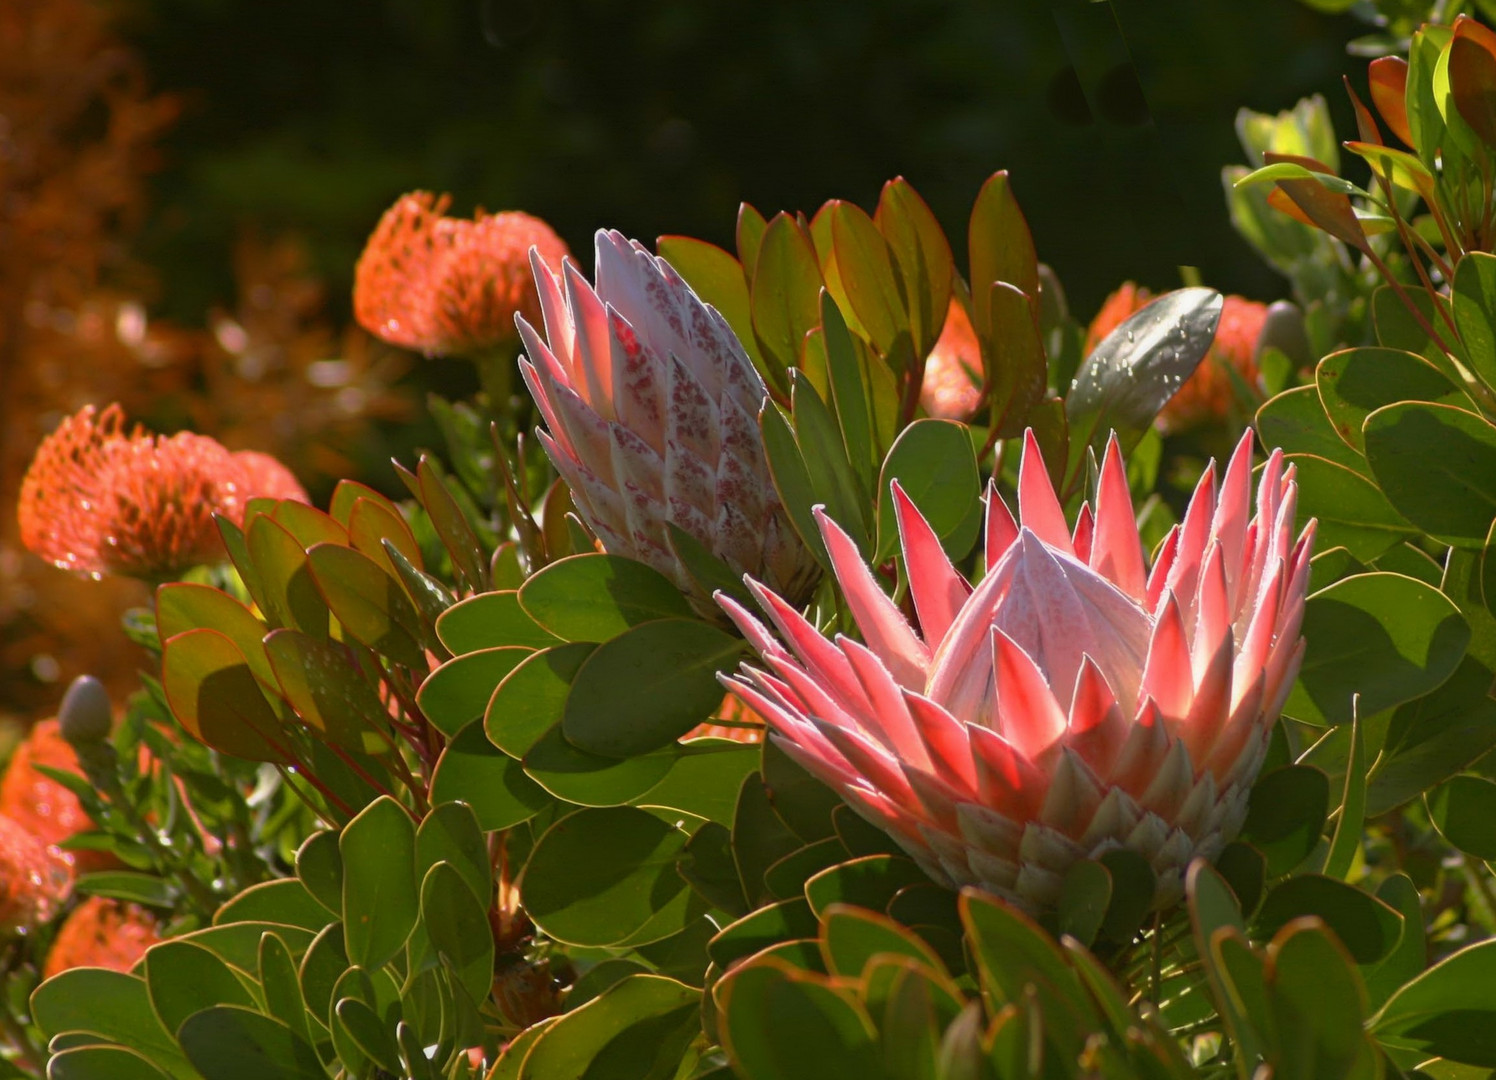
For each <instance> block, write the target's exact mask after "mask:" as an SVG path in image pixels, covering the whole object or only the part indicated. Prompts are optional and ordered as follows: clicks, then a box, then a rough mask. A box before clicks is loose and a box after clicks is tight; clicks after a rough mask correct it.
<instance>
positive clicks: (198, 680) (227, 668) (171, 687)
mask: <svg viewBox="0 0 1496 1080" xmlns="http://www.w3.org/2000/svg"><path fill="white" fill-rule="evenodd" d="M161 685H162V688H163V689H164V690H165V692H166V700H167V702H168V703H169V704H170V705H171V711H172V715H173V716H175V717H176V718H177V720H178V721H179V722H180V723H181V725H182V726H183V727H184V728H186V729H187V731H188V732H190V733H191V734H192V736H193V737H194V738H195V739H197V740H198V741H200V742H203V743H206V744H207V745H208V746H211V747H213V748H214V749H215V750H219V751H221V752H223V753H225V754H230V755H232V756H234V757H240V758H246V759H248V760H249V761H269V762H275V763H277V764H282V765H286V764H290V763H291V761H292V757H291V755H290V753H289V752H288V751H287V749H286V741H287V740H286V736H285V734H284V733H283V732H282V731H281V728H280V720H279V719H278V718H277V717H276V715H275V712H274V710H272V709H271V707H270V703H269V702H267V701H266V700H265V695H264V694H263V693H261V692H260V683H259V682H258V681H257V680H256V679H255V676H254V673H253V672H252V671H251V670H250V668H249V664H248V663H247V662H246V661H245V659H244V654H243V653H242V652H240V650H239V647H238V646H237V645H235V644H234V642H233V641H232V640H231V639H230V638H228V637H227V636H226V635H224V634H221V633H219V632H218V631H217V630H207V629H203V630H188V631H187V632H185V633H182V634H177V635H176V636H175V637H173V638H171V639H170V640H169V641H167V642H166V645H165V648H164V649H163V650H162V655H161Z"/></svg>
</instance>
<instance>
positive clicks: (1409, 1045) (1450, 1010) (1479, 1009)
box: [1371, 941, 1496, 1068]
mask: <svg viewBox="0 0 1496 1080" xmlns="http://www.w3.org/2000/svg"><path fill="white" fill-rule="evenodd" d="M1493 985H1496V941H1483V942H1480V943H1479V944H1477V945H1471V946H1469V947H1468V948H1465V949H1461V950H1460V951H1459V952H1457V953H1455V954H1453V955H1452V956H1448V957H1446V958H1445V959H1443V960H1442V961H1440V962H1439V963H1438V964H1436V965H1434V966H1433V967H1431V968H1429V969H1428V970H1427V971H1425V972H1424V973H1423V974H1422V975H1420V976H1418V977H1417V978H1416V979H1414V980H1413V981H1412V982H1410V983H1408V984H1407V985H1405V986H1404V987H1403V988H1402V989H1400V990H1398V991H1397V993H1395V994H1393V995H1392V997H1391V998H1390V999H1389V1000H1388V1002H1387V1004H1386V1005H1384V1006H1383V1007H1382V1011H1381V1012H1380V1013H1378V1014H1377V1015H1376V1016H1375V1017H1374V1018H1373V1019H1372V1024H1371V1029H1372V1031H1373V1032H1374V1033H1375V1034H1376V1037H1377V1038H1378V1039H1379V1040H1380V1041H1381V1042H1383V1043H1385V1044H1386V1045H1388V1046H1395V1047H1402V1048H1406V1049H1410V1050H1416V1051H1418V1052H1419V1053H1420V1054H1424V1055H1428V1056H1430V1057H1443V1058H1448V1059H1449V1060H1450V1061H1458V1062H1463V1063H1464V1064H1466V1065H1479V1066H1483V1067H1485V1068H1493V1067H1496V1000H1493V999H1492V997H1491V993H1490V988H1491V987H1492V986H1493Z"/></svg>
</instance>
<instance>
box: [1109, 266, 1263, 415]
mask: <svg viewBox="0 0 1496 1080" xmlns="http://www.w3.org/2000/svg"><path fill="white" fill-rule="evenodd" d="M1153 299H1154V298H1153V295H1152V294H1151V293H1150V292H1149V291H1148V290H1147V289H1145V288H1142V287H1140V286H1138V285H1135V284H1133V283H1132V282H1130V281H1129V282H1127V283H1126V284H1125V285H1123V286H1122V287H1121V288H1120V289H1118V290H1117V291H1116V292H1114V293H1112V295H1111V296H1109V297H1107V298H1106V303H1104V304H1102V306H1101V310H1100V311H1099V312H1097V314H1096V318H1095V319H1094V320H1093V321H1092V322H1091V328H1090V330H1089V331H1088V332H1087V333H1086V354H1087V355H1090V353H1091V351H1092V350H1093V349H1095V348H1096V346H1097V345H1099V344H1100V343H1101V341H1102V339H1103V338H1105V337H1106V336H1107V335H1108V334H1110V333H1111V332H1112V331H1113V330H1115V329H1116V328H1117V327H1118V326H1120V325H1121V324H1122V322H1123V321H1124V320H1125V319H1126V318H1127V317H1128V316H1129V315H1132V314H1133V313H1134V312H1137V311H1141V310H1142V309H1143V308H1145V307H1146V306H1148V304H1149V303H1151V302H1152V301H1153ZM1266 321H1267V305H1266V304H1259V303H1257V302H1256V301H1255V300H1244V299H1243V298H1242V297H1240V296H1228V297H1226V298H1225V302H1224V304H1223V305H1222V307H1221V321H1220V324H1219V325H1218V326H1217V327H1216V336H1215V342H1214V343H1213V344H1212V345H1211V347H1210V351H1209V352H1208V353H1206V354H1205V359H1204V360H1201V361H1200V366H1199V367H1197V368H1196V369H1195V373H1194V374H1193V375H1191V376H1190V377H1189V378H1188V379H1187V380H1186V381H1185V383H1184V385H1183V386H1181V387H1180V388H1179V390H1178V392H1176V393H1175V394H1174V396H1173V397H1172V398H1170V399H1169V401H1168V403H1167V404H1166V405H1164V407H1163V411H1162V412H1160V413H1159V415H1158V426H1159V427H1160V428H1161V429H1162V430H1163V431H1165V432H1171V431H1184V430H1186V429H1188V428H1192V427H1197V426H1199V425H1200V424H1203V423H1207V422H1209V421H1211V420H1222V419H1225V417H1226V415H1227V413H1228V412H1229V411H1230V408H1231V405H1232V403H1233V402H1234V401H1235V399H1236V392H1235V389H1234V387H1233V385H1232V384H1233V380H1232V377H1231V372H1232V371H1235V372H1236V374H1237V375H1238V376H1239V377H1240V378H1241V380H1242V381H1243V382H1245V383H1246V384H1247V385H1248V386H1256V385H1257V376H1258V371H1257V343H1258V340H1259V339H1260V338H1261V337H1262V327H1263V324H1264V323H1265V322H1266Z"/></svg>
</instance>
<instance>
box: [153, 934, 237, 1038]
mask: <svg viewBox="0 0 1496 1080" xmlns="http://www.w3.org/2000/svg"><path fill="white" fill-rule="evenodd" d="M145 982H146V987H147V988H148V989H149V991H150V995H151V1006H152V1008H154V1009H155V1010H156V1015H157V1016H159V1017H160V1018H161V1023H162V1024H163V1025H164V1026H165V1027H166V1030H167V1031H176V1030H177V1029H178V1028H180V1027H181V1026H182V1021H184V1020H186V1019H187V1018H188V1017H189V1016H191V1015H192V1014H193V1013H195V1012H198V1011H199V1010H201V1009H204V1008H206V1007H207V1006H209V1005H243V1006H245V1007H246V1008H254V1004H255V1002H254V999H253V998H252V997H250V994H249V991H248V990H246V989H245V988H244V985H243V984H242V983H241V982H240V981H239V980H238V978H237V977H235V975H234V973H233V972H232V971H231V970H229V966H228V965H227V964H225V963H224V962H223V961H222V960H220V959H219V958H218V957H217V956H215V955H214V954H213V953H211V952H209V951H208V950H207V949H204V948H203V947H202V946H200V945H194V944H188V943H187V942H184V941H164V942H161V943H160V944H158V945H153V946H151V948H150V949H149V950H147V951H146V954H145Z"/></svg>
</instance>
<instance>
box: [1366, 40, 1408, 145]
mask: <svg viewBox="0 0 1496 1080" xmlns="http://www.w3.org/2000/svg"><path fill="white" fill-rule="evenodd" d="M1366 75H1367V79H1368V80H1369V81H1370V83H1371V102H1372V104H1373V105H1375V106H1376V107H1377V112H1379V113H1381V114H1382V119H1383V120H1384V121H1385V122H1386V124H1387V126H1388V127H1389V128H1391V129H1392V134H1394V135H1396V136H1397V137H1398V138H1399V139H1401V140H1402V141H1403V142H1404V143H1406V144H1407V145H1408V146H1412V145H1413V129H1412V128H1411V127H1409V126H1408V62H1407V61H1406V60H1404V59H1403V58H1402V57H1401V56H1383V57H1379V58H1378V59H1376V60H1373V61H1372V62H1371V66H1370V67H1369V68H1367V71H1366Z"/></svg>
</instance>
